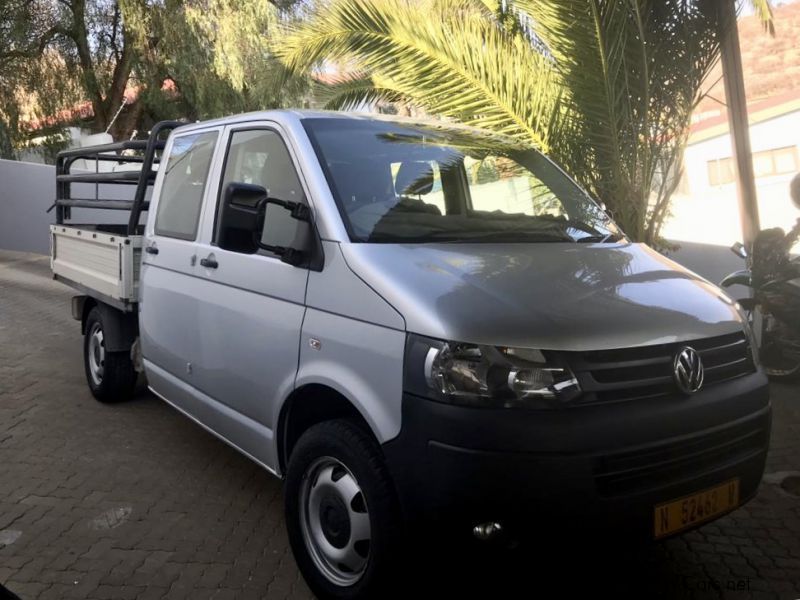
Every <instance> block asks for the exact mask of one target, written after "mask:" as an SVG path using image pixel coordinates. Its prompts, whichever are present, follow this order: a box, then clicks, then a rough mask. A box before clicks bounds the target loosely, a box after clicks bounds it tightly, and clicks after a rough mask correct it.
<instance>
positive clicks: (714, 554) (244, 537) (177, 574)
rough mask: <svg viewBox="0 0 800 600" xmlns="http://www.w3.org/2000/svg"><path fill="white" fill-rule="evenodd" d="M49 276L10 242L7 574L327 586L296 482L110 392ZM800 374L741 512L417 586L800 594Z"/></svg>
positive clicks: (2, 538)
mask: <svg viewBox="0 0 800 600" xmlns="http://www.w3.org/2000/svg"><path fill="white" fill-rule="evenodd" d="M48 276H49V271H48V264H47V261H46V259H43V258H41V257H35V256H33V255H24V254H15V253H9V252H2V251H0V583H4V584H5V585H6V586H7V587H8V588H10V589H11V590H13V591H15V592H16V593H17V594H19V595H20V596H21V597H22V598H23V599H25V600H27V599H28V598H87V597H88V598H184V597H186V598H262V597H266V598H270V599H272V598H275V599H278V598H308V597H310V596H311V595H310V593H309V591H308V588H307V587H306V586H305V584H304V583H303V581H302V579H301V578H300V576H299V574H298V571H297V567H296V565H295V563H294V560H293V558H292V555H291V553H290V551H289V549H288V543H287V539H286V532H285V529H284V524H283V517H282V496H281V487H280V484H279V482H278V481H277V480H275V479H273V478H272V477H271V476H270V475H268V474H267V473H265V472H263V471H262V470H260V469H259V468H257V467H255V466H254V465H253V464H251V463H250V462H249V461H248V460H246V459H245V458H243V457H241V456H239V455H238V454H237V453H235V452H234V451H233V450H231V449H229V448H228V447H227V446H225V445H224V444H222V443H221V442H219V441H217V440H216V439H215V438H213V437H212V436H211V435H209V434H207V433H206V432H204V431H203V430H202V429H200V428H199V427H197V426H196V425H194V424H193V423H191V422H190V421H189V420H188V419H186V418H184V417H182V416H180V415H179V414H177V413H176V412H175V411H173V410H172V409H170V408H169V407H167V406H166V405H164V404H163V403H161V402H159V401H158V400H156V399H155V398H153V397H152V396H151V395H150V394H148V393H147V392H146V391H144V390H143V391H142V392H141V393H140V394H139V397H138V398H137V399H136V400H134V401H132V402H128V403H125V404H122V405H118V406H104V405H102V404H99V403H97V402H95V401H94V400H93V399H92V398H91V396H90V395H89V392H88V390H87V388H86V383H85V380H84V375H83V368H82V363H81V350H80V348H81V338H80V334H79V330H78V325H77V323H76V322H75V321H73V320H72V319H71V317H70V311H69V298H70V295H71V294H70V290H69V289H68V288H66V287H64V286H62V285H61V284H58V283H55V282H53V281H51V280H50V279H49V277H48ZM798 391H800V390H798V388H790V387H775V388H774V408H775V424H774V433H773V441H772V449H771V454H770V458H769V463H768V468H767V472H768V477H767V481H765V483H764V484H762V488H761V491H760V493H759V496H758V497H757V498H756V499H755V500H754V501H752V502H751V503H750V504H748V505H747V506H746V507H745V508H742V509H739V510H737V511H736V512H735V513H733V514H732V515H730V516H728V517H726V518H724V519H722V520H720V521H718V522H716V523H714V524H711V525H708V526H706V527H704V528H702V529H701V530H700V531H697V532H693V533H689V534H687V535H684V536H682V537H680V538H677V539H674V540H671V541H669V542H667V543H666V544H662V545H659V546H654V547H652V548H648V549H645V550H641V549H639V550H625V549H616V550H609V549H607V548H604V547H601V548H594V549H590V548H583V547H582V546H581V545H580V544H571V545H567V546H566V547H565V548H558V549H556V548H550V547H548V548H546V549H543V550H542V551H541V552H540V553H539V554H538V555H531V554H525V555H517V554H512V555H510V556H509V555H503V556H501V557H487V556H472V557H470V558H467V559H464V558H463V557H462V558H459V559H458V560H454V559H453V558H452V556H450V555H449V554H448V555H445V556H433V557H431V556H427V557H426V558H425V559H424V561H423V560H420V561H419V562H420V564H418V565H417V567H415V568H413V569H410V570H409V571H408V573H409V575H408V580H407V585H408V588H409V597H411V595H412V593H413V596H414V597H427V596H429V595H436V596H438V597H454V596H456V595H457V596H473V595H481V596H483V597H490V598H499V597H511V596H514V597H517V598H529V597H533V596H535V595H537V593H538V592H542V591H543V590H553V591H555V597H574V596H579V595H580V596H584V597H586V596H589V597H591V596H598V595H606V594H607V593H611V594H613V595H615V596H616V597H622V596H636V597H640V598H650V597H655V596H661V597H683V596H694V597H718V596H719V595H724V596H726V597H771V598H798V597H800V497H798V496H800V489H797V488H800V486H797V487H796V488H795V489H794V490H792V489H791V485H789V483H790V482H791V481H792V480H791V478H790V479H788V480H787V479H785V475H786V473H788V472H792V471H795V472H797V471H800V408H798V407H800V397H799V396H800V394H798ZM781 482H783V485H784V486H785V487H787V488H789V489H788V490H786V489H784V487H782V486H781ZM465 560H466V562H464V561H465ZM412 563H413V560H412ZM732 588H739V591H737V592H732V591H730V590H731V589H732Z"/></svg>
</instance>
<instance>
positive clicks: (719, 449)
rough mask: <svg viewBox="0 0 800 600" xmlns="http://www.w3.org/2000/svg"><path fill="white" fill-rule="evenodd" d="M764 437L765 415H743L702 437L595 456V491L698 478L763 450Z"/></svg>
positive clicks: (766, 432)
mask: <svg viewBox="0 0 800 600" xmlns="http://www.w3.org/2000/svg"><path fill="white" fill-rule="evenodd" d="M768 440H769V421H768V419H766V418H759V419H758V420H753V419H748V421H747V422H743V423H738V424H736V425H733V426H730V427H725V428H723V429H719V430H717V431H713V432H710V433H706V434H704V435H702V436H696V437H693V438H688V439H687V438H683V439H681V440H678V441H671V442H668V443H664V444H659V445H657V446H650V447H647V448H644V449H638V450H628V451H624V452H619V453H616V454H609V455H606V456H600V457H598V458H597V461H596V463H595V468H594V471H595V482H596V484H597V491H598V493H599V494H600V495H602V496H607V497H608V496H619V495H626V494H631V493H636V492H642V491H646V490H650V489H655V488H658V487H663V486H665V485H670V484H674V483H677V482H680V481H685V480H688V479H692V478H694V477H699V476H701V475H703V474H705V473H709V472H711V471H715V470H719V469H722V468H725V467H726V466H729V465H735V464H738V463H740V462H743V461H746V460H748V459H751V458H753V457H754V456H756V455H758V454H760V453H763V452H765V449H766V447H767V444H768Z"/></svg>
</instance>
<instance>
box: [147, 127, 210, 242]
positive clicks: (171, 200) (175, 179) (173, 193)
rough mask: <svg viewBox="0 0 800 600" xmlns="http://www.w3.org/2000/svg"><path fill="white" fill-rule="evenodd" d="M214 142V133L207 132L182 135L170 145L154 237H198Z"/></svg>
mask: <svg viewBox="0 0 800 600" xmlns="http://www.w3.org/2000/svg"><path fill="white" fill-rule="evenodd" d="M216 141H217V132H216V131H208V132H205V133H196V134H192V135H183V136H180V137H177V138H175V140H174V141H173V142H172V149H171V150H170V153H169V158H168V159H167V168H166V172H165V174H164V183H163V185H162V186H161V196H160V198H159V201H158V211H157V212H156V222H155V232H156V235H164V236H167V237H174V238H180V239H184V240H193V239H195V238H196V237H197V224H198V221H199V220H200V208H201V207H202V205H203V192H204V191H205V188H206V181H207V180H208V171H209V167H210V165H211V156H212V155H213V153H214V145H215V144H216Z"/></svg>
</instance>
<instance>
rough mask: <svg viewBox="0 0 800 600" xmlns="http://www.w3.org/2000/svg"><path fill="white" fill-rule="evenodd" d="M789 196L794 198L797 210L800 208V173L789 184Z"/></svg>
mask: <svg viewBox="0 0 800 600" xmlns="http://www.w3.org/2000/svg"><path fill="white" fill-rule="evenodd" d="M789 195H790V196H791V197H792V202H794V205H795V206H796V207H797V208H800V173H798V174H797V175H795V176H794V177H793V178H792V182H791V183H790V184H789Z"/></svg>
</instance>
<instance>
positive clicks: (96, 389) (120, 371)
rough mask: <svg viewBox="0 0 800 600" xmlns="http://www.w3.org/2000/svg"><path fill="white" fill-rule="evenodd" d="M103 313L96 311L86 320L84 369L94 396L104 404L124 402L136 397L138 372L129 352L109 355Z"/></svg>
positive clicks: (91, 311)
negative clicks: (106, 348) (134, 394)
mask: <svg viewBox="0 0 800 600" xmlns="http://www.w3.org/2000/svg"><path fill="white" fill-rule="evenodd" d="M106 329H107V326H106V323H104V322H103V313H102V312H101V311H100V309H99V308H97V307H94V308H93V309H92V310H90V311H89V315H88V316H87V317H86V334H85V335H84V336H83V367H84V371H85V372H86V381H87V383H88V384H89V389H90V390H91V392H92V395H93V396H94V397H95V398H96V399H97V400H99V401H100V402H104V403H114V402H122V401H123V400H128V399H129V398H131V396H133V390H134V388H135V386H136V370H135V369H134V368H133V362H132V361H131V357H130V353H129V352H125V351H123V352H106V351H105V345H104V340H105V332H106Z"/></svg>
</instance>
